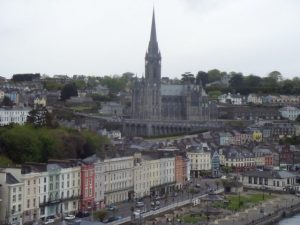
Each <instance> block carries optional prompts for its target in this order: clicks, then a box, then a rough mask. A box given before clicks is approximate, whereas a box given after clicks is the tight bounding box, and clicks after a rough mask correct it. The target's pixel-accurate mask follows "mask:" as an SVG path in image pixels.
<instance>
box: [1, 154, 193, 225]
mask: <svg viewBox="0 0 300 225" xmlns="http://www.w3.org/2000/svg"><path fill="white" fill-rule="evenodd" d="M188 161H189V160H188V159H187V158H186V157H185V156H181V155H177V156H175V155H173V154H165V153H157V154H156V153H153V152H152V153H151V154H147V153H145V154H144V153H143V154H141V153H136V154H134V155H133V156H123V157H117V158H111V159H109V158H108V159H104V160H103V159H100V158H98V157H96V156H91V157H89V158H86V159H84V160H51V161H49V162H48V163H26V164H23V165H22V166H21V167H16V168H0V199H1V200H0V224H2V223H3V224H8V223H9V224H16V225H21V224H32V222H36V221H39V220H44V219H46V218H47V217H49V216H54V217H58V218H59V217H63V216H66V215H69V214H75V213H77V212H79V211H89V210H92V209H94V210H96V209H99V208H103V207H105V206H106V205H108V204H112V203H116V202H121V201H127V200H133V199H135V198H139V197H143V196H149V195H156V194H164V193H166V192H168V191H170V190H173V189H174V188H178V189H179V188H181V187H183V186H184V185H185V184H186V183H187V182H188V179H189V173H190V172H189V170H190V169H189V167H190V165H189V163H188Z"/></svg>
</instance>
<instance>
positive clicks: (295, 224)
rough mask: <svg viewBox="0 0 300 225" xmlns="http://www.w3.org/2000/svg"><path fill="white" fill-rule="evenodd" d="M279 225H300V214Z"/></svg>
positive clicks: (286, 219) (282, 221) (284, 220)
mask: <svg viewBox="0 0 300 225" xmlns="http://www.w3.org/2000/svg"><path fill="white" fill-rule="evenodd" d="M277 225H300V214H296V215H295V216H293V217H289V218H285V219H283V220H281V221H280V222H279V223H278V224H277Z"/></svg>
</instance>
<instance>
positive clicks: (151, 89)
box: [144, 10, 161, 119]
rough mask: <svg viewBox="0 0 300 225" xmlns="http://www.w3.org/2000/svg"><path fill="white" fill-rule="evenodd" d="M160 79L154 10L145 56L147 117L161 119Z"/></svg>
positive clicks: (159, 57)
mask: <svg viewBox="0 0 300 225" xmlns="http://www.w3.org/2000/svg"><path fill="white" fill-rule="evenodd" d="M160 79H161V54H160V51H159V48H158V42H157V36H156V24H155V13H154V10H153V15H152V25H151V34H150V41H149V45H148V49H147V52H146V56H145V85H146V88H145V91H146V93H145V94H146V96H145V105H144V107H145V114H146V115H144V116H145V119H159V118H160V116H161V95H160Z"/></svg>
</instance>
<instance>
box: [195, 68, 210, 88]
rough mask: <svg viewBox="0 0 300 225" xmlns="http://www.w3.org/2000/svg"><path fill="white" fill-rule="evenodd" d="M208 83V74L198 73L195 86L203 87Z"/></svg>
mask: <svg viewBox="0 0 300 225" xmlns="http://www.w3.org/2000/svg"><path fill="white" fill-rule="evenodd" d="M207 83H208V74H207V73H206V72H204V71H199V72H198V73H197V76H196V84H202V86H203V87H205V86H206V84H207Z"/></svg>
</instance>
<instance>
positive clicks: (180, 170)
mask: <svg viewBox="0 0 300 225" xmlns="http://www.w3.org/2000/svg"><path fill="white" fill-rule="evenodd" d="M187 164H188V159H187V158H186V157H184V156H182V155H176V156H175V182H176V187H177V188H179V189H181V188H182V187H183V186H184V185H185V184H186V182H187Z"/></svg>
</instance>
